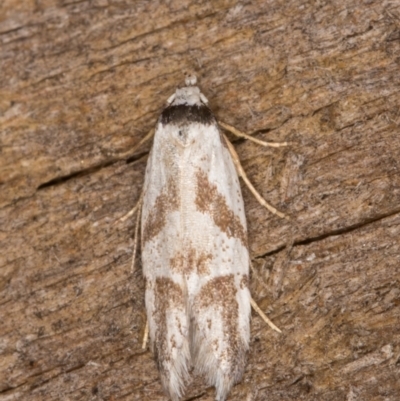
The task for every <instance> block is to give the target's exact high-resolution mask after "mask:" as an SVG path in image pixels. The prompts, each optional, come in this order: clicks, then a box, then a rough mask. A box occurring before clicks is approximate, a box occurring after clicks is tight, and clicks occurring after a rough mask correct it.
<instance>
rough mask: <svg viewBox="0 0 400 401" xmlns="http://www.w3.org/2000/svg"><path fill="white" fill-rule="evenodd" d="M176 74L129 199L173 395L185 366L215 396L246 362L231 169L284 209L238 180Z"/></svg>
mask: <svg viewBox="0 0 400 401" xmlns="http://www.w3.org/2000/svg"><path fill="white" fill-rule="evenodd" d="M185 84H186V86H185V87H182V88H178V89H176V92H175V93H174V94H173V95H172V96H171V97H170V98H169V99H168V106H167V107H166V108H165V109H164V110H163V112H162V113H161V115H160V117H159V119H158V122H157V125H156V128H155V131H154V142H153V146H152V149H151V152H150V155H149V158H148V162H147V167H146V173H145V181H144V188H143V193H142V197H141V198H140V201H139V204H138V206H137V207H136V209H138V208H139V209H138V210H139V213H138V221H139V218H140V217H139V215H140V210H141V222H140V226H141V251H142V255H141V256H142V264H143V274H144V277H145V280H146V293H145V303H146V311H147V321H148V326H147V329H148V333H149V337H150V346H151V349H152V351H153V353H154V354H155V357H156V361H157V364H158V369H159V372H160V376H161V381H162V384H163V387H164V389H165V390H166V392H167V393H168V395H169V396H170V398H171V399H172V400H173V401H178V400H179V399H180V398H181V397H182V395H183V393H184V391H185V388H186V386H187V384H188V383H189V381H190V376H191V373H192V370H193V371H194V373H195V374H199V375H202V376H203V377H205V379H206V381H207V383H208V384H209V385H212V386H215V388H216V400H217V401H224V400H225V399H226V397H227V395H228V393H229V391H230V390H231V388H232V386H233V385H234V384H235V383H237V382H239V381H240V380H241V378H242V375H243V372H244V369H245V366H246V354H247V351H248V348H249V341H250V313H251V304H252V303H253V301H252V298H251V295H250V291H249V286H248V282H249V265H250V258H249V250H248V244H247V227H246V218H245V210H244V204H243V198H242V193H241V189H240V184H239V178H238V174H239V175H240V176H242V178H243V179H244V181H245V182H246V183H247V184H248V185H249V188H250V189H251V190H252V192H253V193H254V194H255V195H256V197H257V199H258V200H259V201H260V202H261V203H262V204H263V205H264V206H266V207H267V208H269V209H270V210H271V211H272V212H274V213H276V214H278V215H280V216H281V217H284V215H283V214H282V213H280V212H278V211H277V210H276V209H275V208H273V207H272V206H270V205H269V204H267V203H266V202H265V200H264V199H263V198H262V197H261V196H260V195H259V194H258V193H257V192H256V190H255V189H254V187H252V185H251V183H250V182H249V181H248V179H247V176H246V175H245V173H244V171H243V169H242V167H241V165H240V162H239V159H238V157H237V155H236V152H235V150H234V148H233V146H232V145H231V143H230V142H229V141H228V139H227V138H226V137H225V136H224V135H223V134H222V132H221V131H220V128H219V126H218V123H217V121H216V119H215V117H214V115H213V113H212V112H211V110H210V109H209V107H208V106H207V104H208V101H207V99H206V97H205V96H204V95H203V94H202V93H201V92H200V89H199V88H198V87H197V86H196V78H195V77H194V76H188V77H187V78H186V81H185ZM220 124H221V125H222V126H223V127H224V128H226V129H229V130H230V131H232V132H233V133H234V134H236V135H239V136H242V137H247V138H249V139H252V140H255V141H256V142H259V143H261V144H263V145H269V146H276V147H277V146H285V145H287V143H281V144H276V143H267V142H261V141H258V140H257V139H254V138H252V137H250V136H247V135H245V134H243V133H240V132H239V131H237V130H235V129H234V128H233V127H230V126H228V125H226V124H222V123H220ZM152 135H153V132H151V133H150V136H152ZM134 210H135V209H134ZM132 212H133V211H132ZM136 231H138V230H136ZM253 305H254V304H253ZM261 314H262V312H261ZM263 317H264V318H266V317H265V315H264V316H263ZM274 327H275V326H274ZM275 328H276V327H275ZM278 330H279V329H278Z"/></svg>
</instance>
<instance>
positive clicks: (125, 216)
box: [114, 191, 143, 224]
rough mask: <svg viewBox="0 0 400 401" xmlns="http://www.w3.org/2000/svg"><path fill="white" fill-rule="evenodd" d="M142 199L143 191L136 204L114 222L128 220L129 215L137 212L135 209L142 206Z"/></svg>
mask: <svg viewBox="0 0 400 401" xmlns="http://www.w3.org/2000/svg"><path fill="white" fill-rule="evenodd" d="M142 201H143V191H142V193H141V195H140V198H139V200H138V201H137V203H136V205H135V206H134V207H133V208H132V209H131V210H130V211H129V212H128V213H126V214H125V215H123V216H122V217H120V218H119V219H118V220H117V221H116V222H115V223H114V224H117V223H123V222H124V221H126V220H128V219H129V217H131V216H133V215H134V214H135V213H136V212H137V210H139V209H140V207H141V206H142Z"/></svg>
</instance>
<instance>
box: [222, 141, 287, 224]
mask: <svg viewBox="0 0 400 401" xmlns="http://www.w3.org/2000/svg"><path fill="white" fill-rule="evenodd" d="M224 139H225V141H226V144H227V146H228V149H229V152H230V154H231V156H232V160H233V162H234V163H235V167H236V170H237V173H238V175H239V176H240V177H242V179H243V181H244V182H245V184H246V185H247V187H248V188H249V189H250V191H251V192H252V194H253V195H254V196H255V198H256V199H257V200H258V202H259V203H260V204H261V205H262V206H264V207H265V208H267V209H268V210H269V211H270V212H271V213H273V214H276V215H278V216H279V217H282V218H283V219H287V220H289V217H288V216H286V215H285V214H283V213H282V212H280V211H279V210H277V209H275V208H274V207H273V206H271V205H270V204H269V203H268V202H267V201H266V200H265V199H264V198H263V197H262V196H261V195H260V194H259V193H258V192H257V190H256V189H255V188H254V187H253V184H252V183H251V182H250V180H249V179H248V178H247V175H246V173H245V171H244V170H243V167H242V165H241V164H240V160H239V156H238V155H237V153H236V150H235V148H234V147H233V145H232V144H231V143H230V141H229V139H228V138H227V137H226V135H224Z"/></svg>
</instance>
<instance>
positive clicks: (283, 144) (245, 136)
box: [218, 121, 292, 148]
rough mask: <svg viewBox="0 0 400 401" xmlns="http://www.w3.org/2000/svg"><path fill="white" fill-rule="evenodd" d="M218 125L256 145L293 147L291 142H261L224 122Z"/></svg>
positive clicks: (219, 122)
mask: <svg viewBox="0 0 400 401" xmlns="http://www.w3.org/2000/svg"><path fill="white" fill-rule="evenodd" d="M218 124H219V125H220V126H221V127H222V128H224V129H226V130H227V131H229V132H230V133H231V134H233V135H235V136H237V137H239V138H245V139H248V140H249V141H253V142H255V143H258V144H259V145H261V146H270V147H272V148H281V147H283V146H288V145H291V144H292V143H291V142H266V141H261V140H260V139H257V138H253V137H252V136H251V135H247V134H245V133H244V132H242V131H239V130H238V129H236V128H235V127H232V126H231V125H229V124H226V123H223V122H222V121H218Z"/></svg>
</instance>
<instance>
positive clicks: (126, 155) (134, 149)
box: [118, 128, 155, 158]
mask: <svg viewBox="0 0 400 401" xmlns="http://www.w3.org/2000/svg"><path fill="white" fill-rule="evenodd" d="M154 132H155V131H154V128H152V129H151V130H150V132H149V133H148V134H147V135H146V136H145V137H144V138H143V139H141V140H140V141H139V143H138V144H137V145H136V146H135V147H134V148H133V149H130V150H129V151H127V152H124V153H120V154H119V155H118V157H119V158H124V157H129V156H132V153H134V152H135V151H136V150H137V149H139V148H140V147H141V146H142V145H143V144H144V143H145V142H147V141H148V140H149V139H151V138H152V137H153V136H154Z"/></svg>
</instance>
